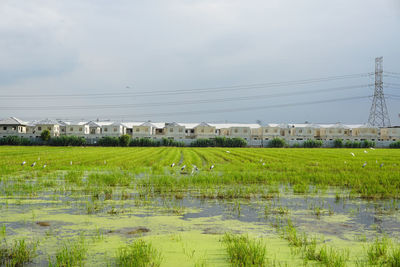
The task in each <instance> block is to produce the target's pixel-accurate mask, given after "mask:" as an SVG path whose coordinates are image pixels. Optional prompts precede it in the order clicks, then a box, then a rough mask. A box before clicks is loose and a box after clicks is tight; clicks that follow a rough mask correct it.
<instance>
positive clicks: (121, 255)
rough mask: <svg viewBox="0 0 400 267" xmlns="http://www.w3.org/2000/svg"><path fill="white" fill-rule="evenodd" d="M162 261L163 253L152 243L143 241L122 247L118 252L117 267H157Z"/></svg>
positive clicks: (139, 240)
mask: <svg viewBox="0 0 400 267" xmlns="http://www.w3.org/2000/svg"><path fill="white" fill-rule="evenodd" d="M161 261H162V256H161V253H160V252H158V251H157V250H156V249H155V248H154V247H153V246H152V244H151V243H147V242H145V241H144V240H142V239H138V240H135V241H134V242H133V243H132V244H129V245H127V246H125V247H121V248H119V249H118V251H117V262H116V265H117V266H122V267H156V266H160V265H161Z"/></svg>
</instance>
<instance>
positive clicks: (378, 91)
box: [368, 57, 390, 127]
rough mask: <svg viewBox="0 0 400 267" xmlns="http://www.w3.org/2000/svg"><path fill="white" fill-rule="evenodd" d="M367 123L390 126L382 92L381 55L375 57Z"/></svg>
mask: <svg viewBox="0 0 400 267" xmlns="http://www.w3.org/2000/svg"><path fill="white" fill-rule="evenodd" d="M368 123H369V124H370V125H372V126H378V127H390V119H389V114H388V111H387V107H386V101H385V96H384V94H383V57H377V58H375V91H374V98H373V100H372V106H371V109H370V112H369V118H368Z"/></svg>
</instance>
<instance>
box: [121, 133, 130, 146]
mask: <svg viewBox="0 0 400 267" xmlns="http://www.w3.org/2000/svg"><path fill="white" fill-rule="evenodd" d="M130 142H131V137H130V136H129V135H127V134H124V135H121V136H120V137H119V145H120V146H129V143H130Z"/></svg>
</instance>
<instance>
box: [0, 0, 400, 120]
mask: <svg viewBox="0 0 400 267" xmlns="http://www.w3.org/2000/svg"><path fill="white" fill-rule="evenodd" d="M377 56H383V57H384V70H385V71H391V72H397V73H400V1H399V0H382V1H376V0H335V1H321V0H302V1H299V0H269V1H265V0H247V1H245V0H202V1H200V0H199V1H197V0H186V1H183V0H181V1H179V0H170V1H169V0H147V1H134V0H126V1H124V0H113V1H109V0H107V1H106V0H69V1H57V0H37V1H36V0H31V1H26V0H24V1H23V0H2V1H0V91H1V95H0V118H5V117H8V116H17V117H20V118H22V119H32V118H35V117H37V118H46V117H48V118H64V119H67V118H71V119H78V118H85V119H95V118H100V119H121V120H125V121H144V120H152V121H182V122H190V121H193V122H200V121H209V122H223V121H229V122H255V121H256V120H261V121H262V122H263V123H268V122H305V121H309V122H316V123H317V122H331V123H333V122H344V123H365V122H366V121H367V120H368V115H369V109H370V105H371V100H370V99H368V98H361V99H356V98H355V97H359V96H360V97H361V96H368V95H371V94H372V93H373V89H372V88H368V87H367V86H366V85H368V84H370V83H373V76H370V77H368V76H365V77H364V76H363V77H359V78H351V79H350V78H349V79H339V80H330V81H325V82H315V83H308V84H303V85H299V84H298V83H293V84H291V85H290V86H286V85H284V86H282V84H279V86H278V85H276V86H258V87H250V86H249V85H251V84H265V83H281V82H288V81H297V80H308V79H319V78H325V77H331V76H342V75H351V74H362V73H369V72H373V71H374V59H375V57H377ZM399 77H400V75H395V74H394V75H392V76H390V77H386V76H385V77H384V82H385V83H388V84H390V83H391V84H396V83H397V84H398V86H397V87H398V88H396V85H392V88H390V87H387V88H385V92H386V93H387V94H392V95H396V94H397V95H400V79H399ZM236 85H244V86H243V88H241V89H240V90H239V89H238V88H237V87H231V86H236ZM359 85H360V86H364V87H363V88H361V87H360V88H358V87H357V86H359ZM350 86H354V87H350ZM222 87H228V88H222ZM229 87H230V88H229ZM338 87H339V88H342V87H349V88H347V89H343V90H332V92H319V93H314V94H303V93H302V92H304V91H309V90H325V89H330V88H338ZM204 88H216V89H215V90H202V89H204ZM194 89H198V90H194ZM180 90H189V91H188V93H186V94H183V93H182V92H181V91H180ZM171 91H173V92H175V93H173V94H169V95H168V94H167V92H171ZM162 92H165V93H162ZM176 92H178V93H176ZM278 93H279V94H280V95H278V96H277V94H278ZM109 94H114V95H109ZM146 94H147V95H146ZM274 94H275V96H274V97H272V96H271V97H268V96H269V95H274ZM63 95H64V96H63ZM65 95H73V96H65ZM19 96H21V97H19ZM42 96H43V97H42ZM49 96H51V97H49ZM244 97H247V99H243V98H244ZM350 97H352V99H349V100H344V101H339V102H332V103H322V104H310V102H318V101H330V100H332V99H339V98H340V99H343V98H350ZM224 99H225V100H224ZM399 100H400V98H391V99H387V105H388V109H389V113H390V116H391V120H392V124H397V125H399V124H400V120H399V117H398V113H400V108H399V107H400V101H399ZM293 103H297V104H299V103H303V104H301V105H297V106H288V105H286V106H284V105H285V104H293ZM306 103H309V104H306ZM57 107H58V108H57ZM82 107H83V108H82ZM85 107H86V108H85ZM254 107H260V108H257V109H254ZM263 107H265V108H263ZM22 108H23V109H22ZM221 110H222V111H225V112H217V111H221Z"/></svg>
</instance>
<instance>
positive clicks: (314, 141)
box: [303, 139, 322, 148]
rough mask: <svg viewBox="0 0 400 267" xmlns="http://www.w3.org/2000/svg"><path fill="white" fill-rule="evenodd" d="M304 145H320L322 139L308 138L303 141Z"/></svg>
mask: <svg viewBox="0 0 400 267" xmlns="http://www.w3.org/2000/svg"><path fill="white" fill-rule="evenodd" d="M303 146H304V147H309V148H312V147H321V146H322V141H321V140H313V139H308V140H306V141H304V143H303Z"/></svg>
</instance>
